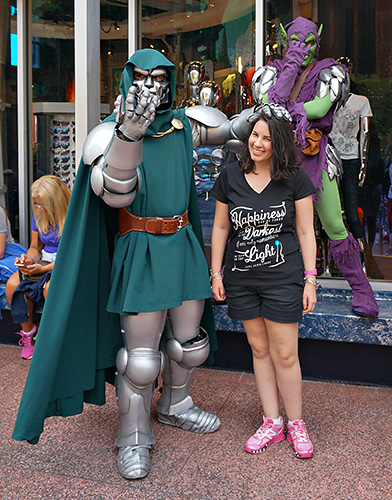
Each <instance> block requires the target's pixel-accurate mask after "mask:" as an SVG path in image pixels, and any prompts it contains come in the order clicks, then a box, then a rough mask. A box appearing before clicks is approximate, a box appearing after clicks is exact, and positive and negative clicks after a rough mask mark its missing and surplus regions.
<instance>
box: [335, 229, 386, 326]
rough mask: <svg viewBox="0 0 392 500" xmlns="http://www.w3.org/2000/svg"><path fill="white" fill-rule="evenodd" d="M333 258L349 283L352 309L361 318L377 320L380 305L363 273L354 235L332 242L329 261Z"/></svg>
mask: <svg viewBox="0 0 392 500" xmlns="http://www.w3.org/2000/svg"><path fill="white" fill-rule="evenodd" d="M331 258H333V260H334V262H335V264H336V265H337V266H338V268H339V270H340V272H341V273H342V275H343V276H344V278H345V279H346V280H347V281H348V283H349V285H350V287H351V289H352V291H353V299H352V301H351V307H352V309H353V310H354V312H356V313H357V314H358V315H359V316H368V317H371V318H377V316H378V312H379V309H378V305H377V302H376V299H375V298H374V294H373V290H372V287H371V286H370V283H369V281H368V279H367V278H366V276H365V273H364V272H363V268H362V264H361V259H360V257H359V246H358V243H357V242H356V241H355V239H354V237H353V236H352V234H350V233H348V237H347V238H344V239H343V240H338V241H330V247H329V259H331Z"/></svg>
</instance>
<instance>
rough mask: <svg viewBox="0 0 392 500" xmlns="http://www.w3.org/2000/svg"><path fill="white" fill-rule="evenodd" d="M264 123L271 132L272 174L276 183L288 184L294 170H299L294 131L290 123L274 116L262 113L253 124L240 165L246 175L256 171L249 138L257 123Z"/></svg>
mask: <svg viewBox="0 0 392 500" xmlns="http://www.w3.org/2000/svg"><path fill="white" fill-rule="evenodd" d="M259 120H262V121H264V122H265V123H266V124H267V125H268V127H269V131H270V136H271V146H272V158H271V166H270V173H271V179H272V180H274V181H284V182H288V181H289V180H290V177H291V174H292V172H293V170H296V169H297V168H298V159H297V146H296V145H295V142H294V135H293V129H292V127H291V124H290V123H289V122H288V121H285V120H283V119H277V118H275V117H274V116H272V117H268V116H265V115H264V114H263V113H260V118H258V119H256V121H255V122H254V123H253V124H252V127H251V129H250V131H249V134H248V136H247V138H246V144H245V147H244V149H243V151H242V153H241V155H240V158H239V164H240V168H241V170H242V171H243V172H244V173H245V174H249V173H250V172H252V171H253V169H254V162H253V160H252V158H251V157H250V152H249V144H248V141H249V137H250V136H251V134H252V132H253V129H254V126H255V125H256V123H257V122H258V121H259Z"/></svg>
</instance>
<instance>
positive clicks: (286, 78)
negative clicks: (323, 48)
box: [268, 40, 311, 106]
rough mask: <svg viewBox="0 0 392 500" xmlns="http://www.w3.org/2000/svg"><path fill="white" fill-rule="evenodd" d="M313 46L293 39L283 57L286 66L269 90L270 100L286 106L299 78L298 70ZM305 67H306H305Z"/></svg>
mask: <svg viewBox="0 0 392 500" xmlns="http://www.w3.org/2000/svg"><path fill="white" fill-rule="evenodd" d="M310 48H311V46H310V45H306V44H305V43H302V42H298V41H296V40H292V42H291V43H290V47H289V48H288V49H287V52H286V54H285V56H284V58H283V63H284V66H283V68H282V71H281V72H280V74H279V76H278V79H277V82H276V83H275V85H274V86H273V87H272V88H271V89H270V90H269V91H268V97H269V101H270V102H274V103H276V104H280V105H281V106H285V105H286V103H287V101H288V100H289V97H290V94H291V92H292V90H293V88H294V85H295V82H296V80H297V75H298V71H299V69H300V67H301V65H302V63H303V62H304V60H305V57H306V55H307V53H308V52H309V50H310ZM304 69H305V68H304Z"/></svg>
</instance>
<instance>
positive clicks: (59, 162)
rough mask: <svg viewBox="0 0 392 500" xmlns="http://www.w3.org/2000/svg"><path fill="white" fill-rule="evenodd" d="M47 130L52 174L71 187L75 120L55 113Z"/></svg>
mask: <svg viewBox="0 0 392 500" xmlns="http://www.w3.org/2000/svg"><path fill="white" fill-rule="evenodd" d="M63 116H64V115H63ZM49 132H50V141H51V143H50V146H51V152H52V155H51V159H52V171H53V174H54V175H56V176H57V177H59V178H60V179H61V180H63V181H64V182H65V183H66V184H67V186H68V187H69V188H71V189H72V186H73V183H74V180H75V120H66V119H65V118H64V119H63V117H62V116H61V115H55V116H54V117H53V119H52V120H51V122H50V125H49Z"/></svg>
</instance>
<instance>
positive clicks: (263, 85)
mask: <svg viewBox="0 0 392 500" xmlns="http://www.w3.org/2000/svg"><path fill="white" fill-rule="evenodd" d="M275 83H276V68H274V67H273V66H261V67H260V68H258V69H257V70H256V71H255V72H254V75H253V78H252V95H253V102H254V103H255V104H260V103H261V101H262V99H263V97H264V96H265V94H266V93H267V92H268V90H269V89H270V88H271V87H272V86H273V85H275Z"/></svg>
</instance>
